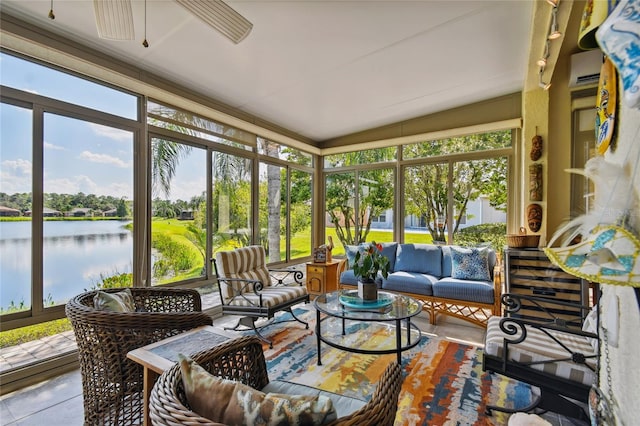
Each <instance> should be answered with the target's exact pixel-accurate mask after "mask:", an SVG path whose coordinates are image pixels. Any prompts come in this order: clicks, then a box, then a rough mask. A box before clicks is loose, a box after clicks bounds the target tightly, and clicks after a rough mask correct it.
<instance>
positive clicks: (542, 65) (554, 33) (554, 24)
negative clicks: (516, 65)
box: [536, 0, 562, 90]
mask: <svg viewBox="0 0 640 426" xmlns="http://www.w3.org/2000/svg"><path fill="white" fill-rule="evenodd" d="M559 1H560V0H547V3H549V4H550V5H551V6H552V7H553V10H552V11H551V22H550V23H549V31H548V32H547V36H546V37H545V40H544V51H543V53H542V56H540V58H539V59H538V60H537V61H536V65H537V66H538V68H539V70H538V86H540V87H541V88H542V89H544V90H549V88H550V87H551V83H550V82H549V83H546V82H545V81H544V80H543V79H542V77H543V74H544V72H545V70H546V68H547V63H548V60H549V56H551V54H550V43H551V41H552V40H555V39H557V38H559V37H561V36H562V33H561V32H560V31H559V30H558V2H559Z"/></svg>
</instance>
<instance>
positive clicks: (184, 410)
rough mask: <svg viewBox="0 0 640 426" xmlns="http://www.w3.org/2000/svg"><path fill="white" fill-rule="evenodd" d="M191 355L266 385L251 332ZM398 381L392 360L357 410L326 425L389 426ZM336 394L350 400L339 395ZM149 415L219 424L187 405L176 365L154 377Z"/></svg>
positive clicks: (212, 368)
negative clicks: (248, 334) (367, 400)
mask: <svg viewBox="0 0 640 426" xmlns="http://www.w3.org/2000/svg"><path fill="white" fill-rule="evenodd" d="M191 358H193V360H194V361H195V362H197V363H198V364H200V365H201V366H202V367H203V368H205V369H206V370H207V371H209V372H210V373H212V374H214V375H216V376H220V377H223V378H226V379H230V380H237V381H240V382H242V383H244V384H246V385H248V386H251V387H252V388H254V389H264V388H265V386H267V385H268V384H269V377H268V374H267V364H266V362H265V357H264V353H263V350H262V344H261V343H260V340H259V339H258V338H257V336H255V335H251V336H245V337H241V338H237V339H233V340H229V341H227V342H225V343H223V344H221V345H219V346H216V347H214V348H211V349H208V350H205V351H202V352H199V353H198V354H195V355H193V356H191ZM402 380H403V375H402V369H401V367H400V366H399V365H398V364H397V363H396V362H393V363H391V364H389V366H388V367H387V369H386V370H385V371H384V373H383V375H382V377H381V378H380V380H379V382H378V385H377V388H376V389H375V391H374V393H373V395H372V396H371V400H370V401H369V402H366V403H364V402H361V404H360V405H361V408H360V409H358V410H356V411H354V412H352V413H350V414H348V415H343V416H342V417H340V418H338V419H337V420H335V421H333V422H332V423H330V424H331V425H333V426H335V425H342V426H350V425H353V426H356V425H357V426H384V425H392V424H393V422H394V419H395V417H396V411H397V408H398V395H399V394H400V388H401V387H402ZM298 386H302V387H305V386H303V385H298ZM306 388H307V389H311V390H314V389H315V388H309V387H306ZM317 392H318V390H317V389H315V392H312V394H313V393H317ZM336 397H338V398H348V399H350V398H349V397H341V396H339V395H336ZM362 404H364V405H362ZM149 415H150V417H151V423H152V424H153V425H209V426H212V425H219V423H214V422H212V421H211V420H209V419H206V418H204V417H201V416H199V415H198V414H196V413H194V412H193V411H191V409H190V408H189V407H188V404H187V402H186V396H185V392H184V387H183V384H182V376H181V372H180V365H179V364H176V365H174V366H173V367H172V368H171V369H169V370H167V371H165V372H164V373H163V374H162V375H160V377H159V378H158V381H157V382H156V384H155V386H154V387H153V390H152V391H151V398H150V402H149Z"/></svg>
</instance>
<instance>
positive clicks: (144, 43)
mask: <svg viewBox="0 0 640 426" xmlns="http://www.w3.org/2000/svg"><path fill="white" fill-rule="evenodd" d="M142 45H143V46H144V47H145V48H146V47H149V42H148V41H147V0H144V40H142Z"/></svg>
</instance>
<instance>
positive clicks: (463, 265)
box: [451, 246, 491, 281]
mask: <svg viewBox="0 0 640 426" xmlns="http://www.w3.org/2000/svg"><path fill="white" fill-rule="evenodd" d="M451 277H452V278H457V279H459V280H474V281H491V275H490V273H489V251H488V250H487V249H486V248H481V249H479V248H465V247H455V246H451Z"/></svg>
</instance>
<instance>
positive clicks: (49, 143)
mask: <svg viewBox="0 0 640 426" xmlns="http://www.w3.org/2000/svg"><path fill="white" fill-rule="evenodd" d="M0 82H1V83H2V85H4V86H9V87H13V88H16V89H20V90H24V91H27V92H30V93H35V94H39V95H43V96H48V97H51V98H56V99H60V100H63V101H67V102H70V103H74V104H78V105H82V106H86V107H90V108H94V109H98V110H102V111H106V112H109V113H112V114H115V115H119V116H122V117H126V118H130V119H133V120H135V119H136V111H137V109H136V106H137V103H136V102H137V99H136V97H135V96H132V95H129V94H126V93H123V92H120V91H117V90H112V89H110V88H106V87H104V86H101V85H99V84H95V83H93V82H90V81H87V80H83V79H80V78H77V77H74V76H71V75H68V74H65V73H62V72H58V71H56V70H52V69H50V68H46V67H43V66H39V65H36V64H33V63H30V62H27V61H23V60H21V59H19V58H15V57H13V56H11V55H7V54H4V53H3V54H0ZM0 108H1V109H0V192H5V193H8V194H13V193H16V192H31V186H32V170H31V168H32V163H33V161H32V152H31V151H32V147H31V111H30V110H29V109H25V108H20V107H15V106H11V105H7V104H2V105H1V106H0ZM195 151H196V152H194V153H193V154H192V155H191V156H190V158H186V159H183V161H181V163H180V166H179V167H178V170H177V173H176V178H175V180H174V184H173V187H172V191H171V194H170V196H169V198H170V199H172V200H176V199H179V198H180V199H183V200H188V199H190V198H191V197H192V196H195V195H199V194H201V193H202V191H203V190H204V189H205V178H206V169H205V167H206V163H205V161H204V158H205V157H204V152H202V150H195ZM44 164H45V171H44V173H45V178H44V182H45V186H44V190H45V192H54V193H65V194H75V193H78V192H84V193H85V194H96V195H110V196H114V197H118V198H120V197H125V198H127V199H133V133H132V132H129V131H124V130H120V129H116V128H112V127H108V126H103V125H98V124H95V123H90V122H86V121H82V120H77V119H73V118H67V117H63V116H59V115H55V114H52V113H45V121H44Z"/></svg>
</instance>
